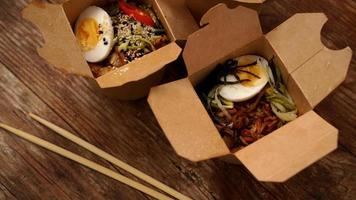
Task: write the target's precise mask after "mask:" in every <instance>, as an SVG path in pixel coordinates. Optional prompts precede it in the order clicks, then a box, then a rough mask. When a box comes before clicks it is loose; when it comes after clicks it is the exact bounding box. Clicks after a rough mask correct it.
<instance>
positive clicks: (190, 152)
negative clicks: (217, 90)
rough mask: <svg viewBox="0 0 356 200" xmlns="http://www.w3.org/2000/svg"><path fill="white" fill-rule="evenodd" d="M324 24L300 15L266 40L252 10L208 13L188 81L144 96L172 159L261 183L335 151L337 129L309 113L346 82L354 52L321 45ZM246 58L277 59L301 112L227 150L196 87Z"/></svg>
mask: <svg viewBox="0 0 356 200" xmlns="http://www.w3.org/2000/svg"><path fill="white" fill-rule="evenodd" d="M326 21H327V18H326V16H325V15H324V14H322V13H300V14H296V15H294V16H292V17H291V18H289V19H288V20H287V21H285V22H284V23H282V24H281V25H279V26H278V27H277V28H275V29H274V30H272V31H271V32H270V33H268V34H266V35H263V33H262V30H261V27H260V23H259V19H258V14H257V12H256V11H254V10H251V9H248V8H245V7H241V6H240V7H237V8H234V9H229V8H227V7H226V5H224V4H219V5H217V6H215V7H213V8H212V9H210V10H209V11H208V12H207V13H206V14H205V15H204V16H203V17H202V20H201V24H202V25H204V26H203V27H202V28H201V29H200V30H198V31H196V32H195V33H193V34H191V35H190V36H189V37H188V40H187V44H186V47H185V49H184V51H183V58H184V61H185V64H186V67H187V71H188V77H187V78H184V79H181V80H177V81H175V82H170V83H167V84H164V85H160V86H157V87H154V88H152V89H151V91H150V94H149V97H148V102H149V104H150V106H151V109H152V111H153V113H154V115H155V117H156V118H157V121H158V122H159V124H160V126H161V128H162V130H163V132H164V134H165V135H166V137H167V138H168V140H169V141H170V143H171V144H172V146H173V148H174V149H175V151H176V152H177V154H179V155H180V156H182V157H184V158H186V159H188V160H191V161H202V160H206V159H210V158H217V157H219V158H223V159H224V160H228V161H232V162H236V161H237V163H242V164H243V165H244V166H245V167H246V168H247V169H248V170H249V171H250V172H251V173H252V174H253V175H254V176H255V177H256V178H257V179H258V180H260V181H271V182H283V181H285V180H287V179H288V178H290V177H292V176H293V175H295V174H296V173H298V172H299V171H301V170H303V169H304V168H306V167H307V166H309V165H310V164H312V163H314V162H316V161H317V160H318V159H320V158H322V157H323V156H325V155H326V154H328V153H330V152H331V151H333V150H334V149H336V148H337V136H338V130H337V129H336V128H335V127H333V126H332V125H330V124H329V123H328V122H326V121H325V120H324V119H322V118H321V117H320V116H319V115H318V114H317V113H315V112H314V111H313V108H314V107H315V106H316V105H317V104H318V103H319V102H320V101H321V100H323V99H324V98H325V97H326V96H327V95H328V94H329V93H330V92H332V90H334V89H335V88H336V87H337V86H338V85H339V84H340V83H341V82H342V81H343V80H344V79H345V76H346V73H347V69H348V66H349V63H350V60H351V56H352V51H351V49H350V48H349V47H347V48H344V49H342V50H330V49H328V48H326V47H325V46H324V45H323V44H322V43H321V40H320V31H321V29H322V27H323V25H324V24H325V22H326ZM248 54H255V55H260V56H263V57H265V58H272V57H274V62H275V65H276V66H277V67H278V68H280V70H281V72H282V78H283V80H284V83H285V84H286V86H287V90H288V91H289V93H290V95H291V96H292V98H293V100H294V101H295V103H296V106H297V108H298V111H299V113H298V117H297V119H295V120H294V121H292V122H289V123H287V124H286V125H284V126H282V127H280V128H278V129H277V130H275V131H274V132H272V133H270V134H268V135H266V136H264V137H263V138H261V139H259V140H257V141H256V142H254V143H252V144H250V145H248V146H247V147H244V148H242V149H241V150H238V151H230V150H229V148H228V147H227V146H226V144H225V142H224V141H223V139H222V138H221V136H220V134H219V131H218V130H217V128H216V127H215V125H214V123H213V121H212V119H211V118H210V116H209V114H208V112H207V111H206V109H205V107H204V105H203V103H202V102H201V100H200V99H199V97H198V94H197V92H196V90H195V86H196V85H197V84H198V83H200V82H201V81H202V80H203V79H204V78H205V77H206V76H207V75H208V74H209V73H210V72H211V71H212V70H213V69H214V68H215V67H216V66H217V65H218V64H219V63H223V62H224V61H226V60H227V59H229V58H236V57H238V56H241V55H248Z"/></svg>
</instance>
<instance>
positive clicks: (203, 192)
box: [0, 0, 356, 200]
mask: <svg viewBox="0 0 356 200" xmlns="http://www.w3.org/2000/svg"><path fill="white" fill-rule="evenodd" d="M28 1H29V0H16V1H14V0H1V1H0V113H1V114H0V121H2V122H5V123H8V124H10V125H13V126H15V127H18V128H20V129H23V130H25V131H28V132H31V133H34V134H36V135H37V136H40V137H41V138H44V139H46V140H49V141H51V142H53V143H56V144H59V145H60V146H62V147H65V148H68V149H69V150H71V151H73V152H76V153H78V154H81V155H83V156H85V157H87V158H89V159H92V160H93V161H95V162H98V163H100V164H103V165H105V166H107V167H109V168H111V169H113V170H115V171H118V172H120V173H122V174H124V175H128V174H127V173H125V172H123V171H122V170H120V169H118V168H115V167H114V166H113V165H111V164H109V163H108V162H106V161H103V160H101V159H98V158H97V157H96V156H94V155H92V154H90V153H88V152H87V151H85V150H83V149H81V148H79V147H77V146H76V145H74V144H72V143H71V142H68V141H67V140H65V139H63V138H62V137H60V136H57V135H55V134H54V133H52V132H51V131H49V130H48V129H46V128H44V127H43V126H41V125H39V124H37V123H35V122H34V121H33V120H31V119H29V118H28V116H27V114H26V113H27V112H33V113H36V114H39V115H40V116H42V117H44V118H46V119H48V120H50V121H53V122H55V123H57V124H58V125H60V126H61V127H64V128H66V129H68V130H70V131H72V132H74V133H76V134H77V135H79V136H80V137H82V138H84V139H86V140H87V141H89V142H90V143H92V144H94V145H96V146H98V147H100V148H102V149H104V150H105V151H107V152H109V153H111V154H113V155H114V156H116V157H118V158H120V159H122V160H124V161H125V162H127V163H129V164H131V165H133V166H135V167H137V168H139V169H140V170H142V171H144V172H146V173H147V174H150V175H152V176H153V177H155V178H156V179H159V180H162V181H163V182H165V183H166V184H168V185H170V186H172V187H174V188H176V189H178V190H179V191H181V192H182V193H184V194H186V195H188V196H190V197H192V198H194V199H204V200H205V199H227V200H230V199H233V200H235V199H275V198H276V199H356V157H355V156H356V135H355V134H356V57H355V56H354V57H353V60H352V64H351V67H350V70H349V73H348V75H347V78H346V80H345V82H344V83H343V84H342V85H341V86H340V87H339V88H338V89H336V90H335V91H334V92H333V93H332V94H331V95H330V96H329V97H327V98H326V99H325V100H324V101H323V102H322V103H320V104H319V105H318V107H317V108H316V111H317V113H319V114H320V115H321V116H322V117H323V118H325V119H326V120H327V121H328V122H330V123H331V124H333V125H334V126H336V127H337V128H338V129H339V130H340V135H339V147H338V149H337V150H336V151H334V152H333V153H331V154H329V155H328V156H326V157H325V158H323V159H322V160H320V161H318V162H317V163H315V164H313V165H312V166H310V167H308V168H307V169H305V170H304V171H302V172H301V173H299V174H298V175H296V176H295V177H293V178H291V179H290V180H288V181H287V182H285V183H282V184H276V183H261V182H258V181H256V180H255V179H254V178H253V177H252V176H251V175H250V174H249V172H248V171H247V170H246V169H245V168H244V167H243V166H236V165H231V164H227V163H225V162H222V161H219V160H210V161H206V162H201V163H191V162H189V161H187V160H184V159H182V158H180V157H179V156H177V155H176V154H175V152H174V151H173V149H172V148H171V146H170V145H169V143H168V141H167V139H166V138H165V137H164V135H163V133H162V131H161V129H160V128H159V125H158V124H157V122H156V120H155V118H154V116H153V114H152V112H151V110H150V108H149V106H148V104H147V102H146V100H145V99H142V100H138V101H133V102H123V101H117V100H111V99H109V98H106V97H105V96H103V95H101V94H98V93H96V92H95V91H94V90H93V89H92V88H91V87H90V86H89V84H88V82H87V80H85V79H84V78H82V77H78V76H74V75H67V74H64V73H61V72H60V71H58V70H56V69H54V68H52V67H51V66H50V65H48V64H47V63H46V62H45V61H44V60H43V59H41V58H40V57H39V56H38V55H37V53H36V48H37V47H39V46H41V44H43V40H42V39H41V35H40V34H39V32H38V31H36V29H35V28H34V27H33V26H32V25H31V24H30V23H28V22H26V21H23V20H22V19H21V15H20V11H21V9H22V8H24V7H25V6H26V4H27V3H28ZM296 12H325V13H326V14H327V16H328V17H329V22H328V23H327V24H326V26H325V27H324V28H323V31H322V36H323V38H322V41H323V43H324V44H325V45H327V46H328V47H330V48H333V49H335V48H343V47H345V46H346V45H349V46H351V48H353V49H354V50H355V49H356V39H355V38H356V28H355V27H356V2H355V1H354V0H319V1H312V0H276V1H272V0H271V1H268V2H267V3H266V4H265V5H263V10H262V12H261V23H262V26H263V30H264V32H268V31H270V30H271V29H273V28H274V27H276V26H277V25H278V24H280V23H281V22H283V21H284V20H286V19H287V18H288V17H290V16H291V15H293V14H294V13H296ZM130 177H132V176H130ZM0 199H21V200H22V199H51V200H52V199H125V200H126V199H135V200H136V199H150V198H149V197H147V196H146V195H144V194H142V193H140V192H137V191H135V190H133V189H131V188H129V187H127V186H125V185H123V184H120V183H118V182H116V181H114V180H112V179H110V178H107V177H105V176H103V175H101V174H99V173H96V172H93V171H91V170H89V169H87V168H85V167H82V166H80V165H78V164H76V163H74V162H72V161H70V160H67V159H64V158H62V157H60V156H58V155H55V154H53V153H50V152H48V151H46V150H44V149H42V148H39V147H37V146H34V145H32V144H30V143H29V142H26V141H24V140H22V139H19V138H17V137H15V136H13V135H10V134H9V133H7V132H6V131H3V130H0Z"/></svg>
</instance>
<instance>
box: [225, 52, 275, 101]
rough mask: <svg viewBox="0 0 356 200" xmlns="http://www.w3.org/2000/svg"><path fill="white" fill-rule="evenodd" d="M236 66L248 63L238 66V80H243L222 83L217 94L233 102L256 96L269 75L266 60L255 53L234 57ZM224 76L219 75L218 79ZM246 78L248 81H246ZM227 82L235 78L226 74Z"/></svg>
mask: <svg viewBox="0 0 356 200" xmlns="http://www.w3.org/2000/svg"><path fill="white" fill-rule="evenodd" d="M236 60H237V63H238V66H245V65H250V64H251V63H256V64H254V65H250V66H248V67H240V68H239V67H238V68H237V69H240V70H237V71H236V75H237V76H238V77H239V79H240V80H245V81H242V82H239V83H235V84H226V85H223V86H222V87H221V89H220V91H219V95H220V96H221V97H222V98H224V99H226V100H228V101H233V102H242V101H246V100H249V99H251V98H253V97H254V96H256V95H257V94H258V93H259V92H261V90H262V89H263V88H264V87H265V86H266V84H267V83H268V80H269V77H268V73H267V68H268V61H267V60H266V59H265V58H263V57H261V56H255V55H246V56H241V57H238V58H236ZM224 79H225V77H221V78H220V80H221V81H224ZM247 80H248V81H247ZM226 81H227V82H230V83H231V82H237V81H238V80H237V78H236V77H235V76H234V75H227V76H226Z"/></svg>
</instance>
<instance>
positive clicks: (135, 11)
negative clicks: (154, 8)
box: [119, 0, 155, 27]
mask: <svg viewBox="0 0 356 200" xmlns="http://www.w3.org/2000/svg"><path fill="white" fill-rule="evenodd" d="M119 8H120V9H121V10H122V12H124V13H125V14H126V15H130V16H132V17H133V18H134V19H135V20H137V21H138V22H141V23H142V24H145V25H147V26H152V27H153V26H154V25H155V22H154V21H153V19H152V17H151V15H150V14H149V13H147V12H146V11H144V10H142V9H140V8H138V7H136V6H133V5H130V4H128V3H126V1H125V0H119Z"/></svg>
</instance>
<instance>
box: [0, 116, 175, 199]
mask: <svg viewBox="0 0 356 200" xmlns="http://www.w3.org/2000/svg"><path fill="white" fill-rule="evenodd" d="M0 127H1V128H3V129H5V130H7V131H9V132H11V133H13V134H15V135H17V136H19V137H21V138H24V139H26V140H28V141H30V142H32V143H34V144H37V145H39V146H41V147H43V148H45V149H48V150H50V151H52V152H55V153H57V154H59V155H61V156H64V157H66V158H68V159H71V160H73V161H75V162H78V163H80V164H82V165H84V166H86V167H88V168H90V169H93V170H95V171H97V172H100V173H102V174H104V175H107V176H109V177H111V178H113V179H115V180H117V181H120V182H122V183H124V184H126V185H128V186H131V187H133V188H135V189H137V190H139V191H141V192H144V193H146V194H148V195H150V196H152V197H154V198H156V199H159V200H173V199H172V198H170V197H168V196H166V195H164V194H162V193H159V192H157V191H155V190H153V189H151V188H149V187H147V186H145V185H142V184H141V183H138V182H136V181H134V180H131V179H129V178H127V177H125V176H123V175H121V174H118V173H116V172H114V171H112V170H110V169H108V168H106V167H103V166H101V165H99V164H97V163H95V162H93V161H90V160H88V159H86V158H84V157H81V156H79V155H77V154H74V153H72V152H70V151H68V150H66V149H63V148H61V147H59V146H56V145H54V144H52V143H49V142H47V141H46V140H43V139H41V138H38V137H36V136H33V135H31V134H29V133H26V132H24V131H21V130H19V129H16V128H13V127H11V126H8V125H5V124H3V123H0Z"/></svg>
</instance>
